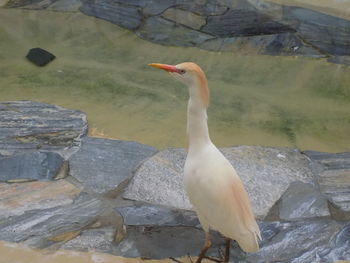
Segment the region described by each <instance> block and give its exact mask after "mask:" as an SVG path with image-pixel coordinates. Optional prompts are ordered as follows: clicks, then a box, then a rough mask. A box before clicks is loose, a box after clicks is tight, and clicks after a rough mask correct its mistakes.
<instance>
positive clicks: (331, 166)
mask: <svg viewBox="0 0 350 263" xmlns="http://www.w3.org/2000/svg"><path fill="white" fill-rule="evenodd" d="M304 154H305V155H307V156H308V157H309V158H310V159H311V160H313V161H315V162H318V163H320V164H322V166H323V168H324V169H325V170H337V169H349V170H350V152H344V153H325V152H317V151H305V152H304Z"/></svg>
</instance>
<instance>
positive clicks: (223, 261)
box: [204, 248, 229, 263]
mask: <svg viewBox="0 0 350 263" xmlns="http://www.w3.org/2000/svg"><path fill="white" fill-rule="evenodd" d="M219 254H220V257H219V258H216V257H210V256H204V258H206V259H209V260H211V261H214V262H218V263H227V262H228V261H229V259H228V258H227V257H225V255H224V253H223V252H222V250H221V249H220V248H219Z"/></svg>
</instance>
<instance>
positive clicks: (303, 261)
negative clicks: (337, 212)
mask: <svg viewBox="0 0 350 263" xmlns="http://www.w3.org/2000/svg"><path fill="white" fill-rule="evenodd" d="M260 229H261V232H262V239H263V241H262V243H261V249H260V250H259V252H257V253H254V254H247V255H246V256H245V257H244V258H243V262H247V263H256V262H265V261H266V260H267V259H268V261H269V262H293V263H309V262H335V261H337V260H342V259H349V255H350V254H349V251H350V250H349V248H350V242H349V240H346V239H345V235H346V233H348V231H349V225H348V224H347V225H346V224H344V223H339V222H336V221H332V220H310V221H308V220H303V221H300V222H293V223H282V222H264V223H261V224H260ZM337 253H339V254H337ZM238 259H240V260H242V258H239V257H235V258H234V261H233V262H238ZM235 260H236V261H235ZM240 262H241V261H240Z"/></svg>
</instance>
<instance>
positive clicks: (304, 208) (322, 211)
mask: <svg viewBox="0 0 350 263" xmlns="http://www.w3.org/2000/svg"><path fill="white" fill-rule="evenodd" d="M279 210H280V218H281V219H282V220H299V219H304V218H315V217H329V216H330V212H329V210H328V204H327V199H326V198H325V197H324V196H323V195H322V194H321V193H320V192H319V190H318V189H316V188H315V187H314V186H312V185H311V184H305V183H302V182H293V183H291V184H290V186H289V188H288V189H287V191H286V192H285V193H284V194H283V196H282V198H281V200H280V203H279Z"/></svg>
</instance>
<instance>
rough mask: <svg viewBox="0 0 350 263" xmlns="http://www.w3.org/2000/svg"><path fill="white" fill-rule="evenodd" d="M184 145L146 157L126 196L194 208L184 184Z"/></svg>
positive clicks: (125, 193) (183, 207) (177, 206)
mask: <svg viewBox="0 0 350 263" xmlns="http://www.w3.org/2000/svg"><path fill="white" fill-rule="evenodd" d="M185 158H186V151H185V150H184V149H166V150H163V151H161V152H159V153H157V154H156V155H154V156H153V157H152V158H150V159H149V160H147V161H145V162H144V163H143V164H142V165H141V166H140V167H139V169H137V171H136V172H135V175H134V177H133V178H132V180H131V182H130V183H129V185H128V187H127V189H126V190H125V192H124V195H123V196H124V198H128V199H133V200H138V201H144V202H149V203H153V204H158V205H165V206H172V207H176V208H180V209H191V207H192V206H191V204H190V202H189V201H188V198H187V196H186V194H185V191H184V187H183V182H182V178H183V166H184V163H185Z"/></svg>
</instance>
